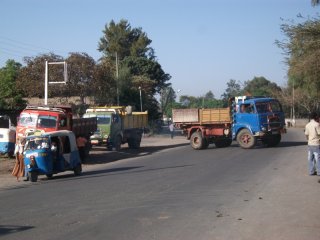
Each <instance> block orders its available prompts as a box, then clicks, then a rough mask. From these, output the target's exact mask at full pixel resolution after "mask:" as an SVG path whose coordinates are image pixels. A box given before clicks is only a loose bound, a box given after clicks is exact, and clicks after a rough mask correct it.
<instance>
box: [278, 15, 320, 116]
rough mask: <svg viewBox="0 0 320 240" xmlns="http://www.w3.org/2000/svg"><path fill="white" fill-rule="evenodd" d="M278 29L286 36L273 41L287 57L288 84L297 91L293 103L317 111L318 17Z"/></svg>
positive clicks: (319, 78)
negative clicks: (281, 39)
mask: <svg viewBox="0 0 320 240" xmlns="http://www.w3.org/2000/svg"><path fill="white" fill-rule="evenodd" d="M281 30H282V32H283V33H284V35H285V36H286V37H287V39H286V40H285V41H282V42H280V41H277V42H276V43H277V44H278V46H279V47H280V48H282V50H283V51H284V53H285V54H286V56H287V58H286V62H287V64H288V66H289V71H288V87H289V88H290V89H293V88H294V91H292V92H296V93H299V94H297V96H296V102H297V104H299V105H300V107H303V108H304V109H306V110H307V111H310V110H319V107H320V106H319V97H320V95H319V90H320V68H319V57H320V41H319V36H320V20H319V18H314V19H308V20H306V21H304V22H302V23H298V24H295V23H293V22H290V23H285V24H282V26H281ZM298 97H299V98H298ZM306 101H307V102H306ZM302 103H303V104H302Z"/></svg>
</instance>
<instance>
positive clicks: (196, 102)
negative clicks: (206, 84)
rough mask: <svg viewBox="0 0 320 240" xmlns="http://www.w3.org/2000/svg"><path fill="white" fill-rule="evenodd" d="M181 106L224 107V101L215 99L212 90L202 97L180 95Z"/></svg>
mask: <svg viewBox="0 0 320 240" xmlns="http://www.w3.org/2000/svg"><path fill="white" fill-rule="evenodd" d="M180 107H182V108H219V107H223V101H222V100H219V99H215V97H214V94H213V93H212V91H211V90H210V91H208V92H207V93H206V94H204V95H203V96H200V97H195V96H188V95H182V96H181V97H180Z"/></svg>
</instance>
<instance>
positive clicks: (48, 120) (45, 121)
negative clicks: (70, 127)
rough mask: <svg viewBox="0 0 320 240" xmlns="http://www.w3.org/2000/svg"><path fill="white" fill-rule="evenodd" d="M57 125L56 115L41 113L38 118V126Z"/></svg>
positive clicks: (49, 126)
mask: <svg viewBox="0 0 320 240" xmlns="http://www.w3.org/2000/svg"><path fill="white" fill-rule="evenodd" d="M56 125H57V118H56V117H54V116H43V115H40V116H39V118H38V127H40V128H55V127H56Z"/></svg>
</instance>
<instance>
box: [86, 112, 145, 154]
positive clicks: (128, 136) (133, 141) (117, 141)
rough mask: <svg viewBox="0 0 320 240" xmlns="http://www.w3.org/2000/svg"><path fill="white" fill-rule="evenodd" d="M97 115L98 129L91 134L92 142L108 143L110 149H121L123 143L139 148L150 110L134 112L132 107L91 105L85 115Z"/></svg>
mask: <svg viewBox="0 0 320 240" xmlns="http://www.w3.org/2000/svg"><path fill="white" fill-rule="evenodd" d="M83 117H85V118H87V117H88V118H89V117H96V118H97V123H98V130H97V131H96V132H95V134H93V135H92V136H91V143H92V144H106V146H107V148H108V149H109V150H111V149H115V150H119V149H120V148H121V144H125V143H128V145H129V148H139V147H140V143H141V138H142V135H143V131H144V130H145V129H146V128H147V126H148V112H147V111H145V112H132V109H131V107H124V106H110V107H91V108H88V109H87V110H86V113H85V114H84V115H83Z"/></svg>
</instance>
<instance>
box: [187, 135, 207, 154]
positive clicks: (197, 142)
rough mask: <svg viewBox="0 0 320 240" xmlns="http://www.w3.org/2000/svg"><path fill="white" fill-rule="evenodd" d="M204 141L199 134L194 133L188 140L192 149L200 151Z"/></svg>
mask: <svg viewBox="0 0 320 240" xmlns="http://www.w3.org/2000/svg"><path fill="white" fill-rule="evenodd" d="M204 141H205V139H204V138H203V137H202V134H201V132H194V133H192V135H191V138H190V144H191V146H192V148H193V149H195V150H200V149H202V147H203V144H205V143H204Z"/></svg>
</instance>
